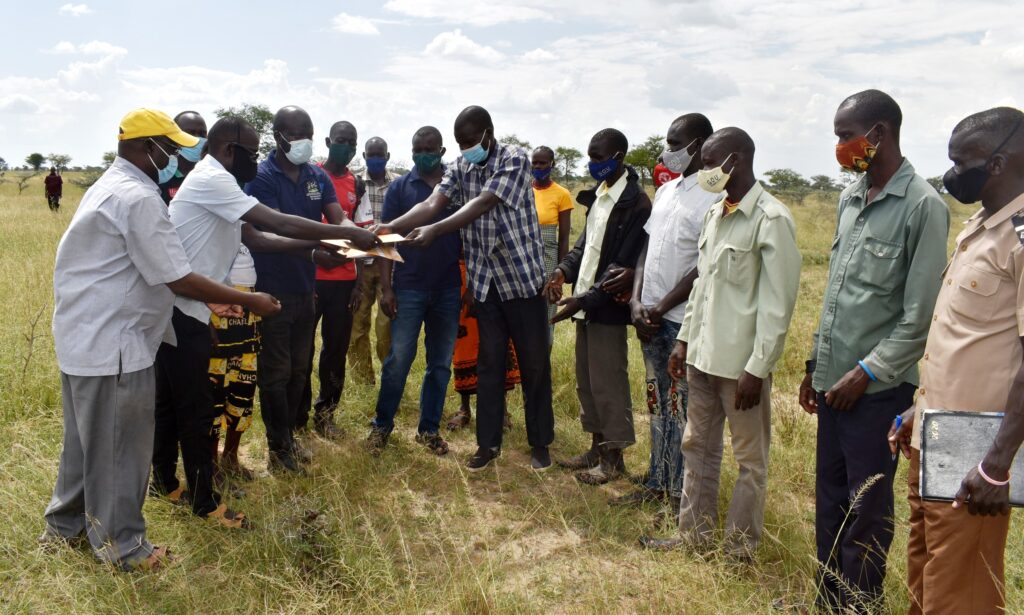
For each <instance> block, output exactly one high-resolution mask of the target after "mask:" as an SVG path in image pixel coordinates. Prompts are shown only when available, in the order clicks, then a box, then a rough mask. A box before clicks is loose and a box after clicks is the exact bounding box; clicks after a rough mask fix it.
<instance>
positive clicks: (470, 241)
mask: <svg viewBox="0 0 1024 615" xmlns="http://www.w3.org/2000/svg"><path fill="white" fill-rule="evenodd" d="M495 147H496V148H497V151H495V152H494V154H493V155H492V156H490V157H489V158H488V159H487V163H486V164H484V165H483V166H480V165H477V164H470V163H468V162H466V161H465V160H464V159H463V158H462V157H461V156H460V157H459V159H458V160H456V161H455V162H453V163H452V164H450V165H449V166H448V169H447V170H446V172H445V174H444V179H443V180H441V183H440V184H438V186H437V190H439V191H440V192H441V194H443V195H445V196H446V197H448V198H449V199H453V200H455V199H458V200H459V201H461V204H460V206H461V205H464V204H465V203H468V202H469V201H470V200H472V199H474V198H476V197H478V196H480V193H482V192H490V193H492V194H494V195H495V196H497V197H498V199H500V200H501V203H499V204H498V205H496V206H495V207H494V208H493V209H491V210H490V211H488V212H487V213H485V214H484V215H482V216H480V217H479V218H477V219H476V220H474V221H473V223H472V224H470V225H469V226H466V227H464V228H463V229H462V249H463V253H464V255H465V258H466V271H467V275H466V277H467V285H468V286H469V289H470V290H471V291H472V292H473V296H474V297H475V298H476V299H477V300H478V301H485V300H486V299H487V293H488V291H489V290H490V288H491V285H492V284H493V285H494V287H495V288H496V289H497V291H498V296H499V297H500V298H501V300H502V301H508V300H510V299H528V298H530V297H536V296H537V294H538V293H539V292H540V290H541V288H542V287H543V285H544V244H543V242H542V241H541V236H540V224H539V223H538V222H537V209H536V207H535V206H534V204H533V176H532V174H531V173H530V169H531V166H530V158H529V156H527V155H526V152H525V151H524V150H522V149H520V148H513V147H509V146H507V145H502V144H500V143H496V144H495Z"/></svg>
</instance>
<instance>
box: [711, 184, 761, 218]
mask: <svg viewBox="0 0 1024 615" xmlns="http://www.w3.org/2000/svg"><path fill="white" fill-rule="evenodd" d="M723 194H724V193H723ZM762 194H764V186H762V185H761V182H759V181H754V185H753V186H751V187H750V190H747V193H746V194H744V195H743V198H742V199H740V202H739V203H738V204H737V206H736V209H735V210H734V212H736V211H739V212H743V215H745V216H747V217H748V218H749V217H750V215H751V214H752V213H754V206H755V205H756V204H757V201H758V199H760V198H761V195H762ZM718 203H720V204H721V206H722V209H723V210H724V209H725V197H724V196H723V197H722V200H721V201H719V202H718ZM716 206H717V205H716Z"/></svg>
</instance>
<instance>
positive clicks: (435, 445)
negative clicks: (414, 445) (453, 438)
mask: <svg viewBox="0 0 1024 615" xmlns="http://www.w3.org/2000/svg"><path fill="white" fill-rule="evenodd" d="M416 441H417V442H419V443H420V444H422V445H423V446H425V447H427V448H429V449H430V452H431V453H434V454H435V455H437V456H438V457H441V456H443V455H447V454H448V443H447V442H445V441H444V438H442V437H441V436H440V435H439V434H436V433H420V434H416Z"/></svg>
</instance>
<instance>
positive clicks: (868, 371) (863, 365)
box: [857, 361, 878, 382]
mask: <svg viewBox="0 0 1024 615" xmlns="http://www.w3.org/2000/svg"><path fill="white" fill-rule="evenodd" d="M857 365H860V368H861V369H862V370H864V373H865V374H867V375H868V378H870V379H871V381H872V382H878V378H875V374H874V372H872V371H871V368H870V367H868V364H867V363H865V362H864V361H857Z"/></svg>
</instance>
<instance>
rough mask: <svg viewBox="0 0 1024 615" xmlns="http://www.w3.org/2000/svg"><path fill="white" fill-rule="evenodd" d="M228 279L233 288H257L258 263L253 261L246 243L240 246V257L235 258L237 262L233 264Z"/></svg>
mask: <svg viewBox="0 0 1024 615" xmlns="http://www.w3.org/2000/svg"><path fill="white" fill-rule="evenodd" d="M228 278H230V280H231V285H232V286H248V287H250V288H252V287H254V286H256V261H254V260H253V259H252V253H251V252H249V248H247V247H246V246H245V244H244V243H242V244H239V246H238V255H236V256H235V262H233V263H231V273H230V274H228Z"/></svg>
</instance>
